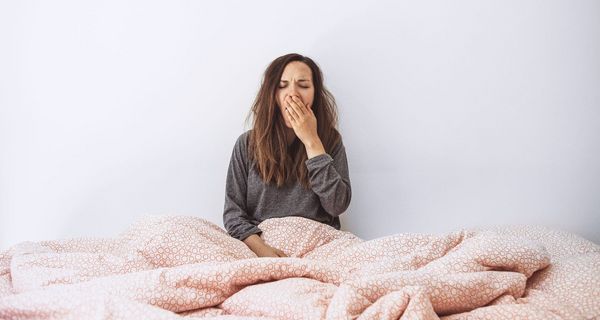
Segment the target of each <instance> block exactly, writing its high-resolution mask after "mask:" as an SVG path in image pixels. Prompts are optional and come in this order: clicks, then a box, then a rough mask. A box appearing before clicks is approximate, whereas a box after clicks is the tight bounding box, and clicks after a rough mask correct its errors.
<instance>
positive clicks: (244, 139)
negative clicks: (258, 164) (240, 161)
mask: <svg viewBox="0 0 600 320" xmlns="http://www.w3.org/2000/svg"><path fill="white" fill-rule="evenodd" d="M251 131H252V129H250V130H246V131H244V132H242V133H241V134H240V135H239V136H238V138H237V140H236V141H235V144H236V145H240V146H244V147H245V146H247V145H248V138H249V136H250V133H251Z"/></svg>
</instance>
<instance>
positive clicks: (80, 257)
mask: <svg viewBox="0 0 600 320" xmlns="http://www.w3.org/2000/svg"><path fill="white" fill-rule="evenodd" d="M259 228H260V229H261V230H263V233H262V235H261V237H262V238H263V239H264V241H265V242H266V243H267V244H269V245H271V246H273V247H275V248H279V249H281V250H283V251H284V252H285V253H286V254H287V255H289V256H290V257H289V258H258V257H257V256H256V255H255V254H254V253H253V252H252V251H251V250H250V249H249V248H248V247H247V246H246V245H245V244H244V243H243V242H241V241H239V240H236V239H234V238H232V237H231V236H229V235H228V234H227V233H226V231H225V230H223V229H222V228H221V227H219V226H217V225H216V224H214V223H212V222H210V221H208V220H205V219H202V218H198V217H191V216H175V215H161V216H156V215H149V216H145V217H143V218H142V219H140V220H138V221H137V222H136V223H135V224H133V225H132V226H131V227H130V228H129V229H128V230H127V231H125V232H124V233H122V234H120V235H119V236H118V237H115V238H77V239H68V240H55V241H42V242H23V243H20V244H17V245H15V246H13V247H11V248H10V249H8V250H7V251H5V252H3V253H0V319H179V318H203V319H440V318H441V319H452V320H454V319H517V318H521V319H522V318H527V319H593V318H600V246H598V245H596V244H594V243H592V242H590V241H587V240H585V239H583V238H581V237H578V236H577V235H574V234H571V233H567V232H562V231H557V230H552V229H548V228H543V227H533V226H516V227H515V226H513V227H502V228H488V229H465V230H459V231H456V232H451V233H448V234H442V235H430V234H393V235H389V236H385V237H380V238H377V239H373V240H368V241H367V240H363V239H361V238H359V237H357V236H356V235H354V234H352V233H350V232H347V231H340V230H336V229H335V228H332V227H330V226H328V225H325V224H322V223H319V222H316V221H313V220H310V219H306V218H303V217H296V216H291V217H282V218H272V219H268V220H265V221H263V222H262V223H260V224H259Z"/></svg>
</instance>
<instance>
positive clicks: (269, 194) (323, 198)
mask: <svg viewBox="0 0 600 320" xmlns="http://www.w3.org/2000/svg"><path fill="white" fill-rule="evenodd" d="M250 131H251V130H248V131H246V132H244V133H242V134H241V135H240V136H239V137H238V139H237V141H236V142H235V145H234V147H233V152H232V153H231V160H230V162H229V168H228V170H227V181H226V186H225V208H224V211H223V225H224V226H225V229H226V230H227V233H229V235H231V236H232V237H234V238H236V239H238V240H244V239H246V238H247V237H248V236H250V235H252V234H258V235H260V234H261V233H262V230H260V229H259V228H258V227H257V225H258V224H259V223H260V222H262V221H263V220H265V219H268V218H274V217H286V216H301V217H305V218H309V219H312V220H315V221H319V222H322V223H325V224H328V225H330V226H332V227H334V228H336V229H338V230H339V229H340V218H339V215H340V214H342V213H343V212H344V211H345V210H346V209H347V208H348V206H349V205H350V199H351V197H352V191H351V187H350V176H349V174H348V162H347V159H346V151H345V148H344V144H343V142H342V141H341V140H340V143H338V144H337V145H336V146H335V147H334V148H333V150H332V151H331V155H330V154H328V153H325V154H321V155H318V156H316V157H313V158H311V159H307V160H306V161H305V164H306V167H307V169H308V176H309V181H310V186H311V189H310V190H306V189H304V188H303V186H302V185H301V184H300V182H295V183H294V184H289V185H285V186H282V187H279V188H278V187H277V185H275V184H265V183H264V182H263V181H262V179H261V178H260V175H259V174H258V171H256V168H255V167H254V165H252V166H251V165H250V163H249V155H248V149H247V146H248V137H249V133H250ZM299 143H302V142H299Z"/></svg>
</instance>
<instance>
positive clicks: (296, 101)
mask: <svg viewBox="0 0 600 320" xmlns="http://www.w3.org/2000/svg"><path fill="white" fill-rule="evenodd" d="M290 104H291V105H292V107H293V108H294V110H295V111H296V113H297V114H298V115H304V113H305V112H306V111H305V110H304V104H303V103H302V101H301V100H300V98H298V97H296V96H294V97H292V98H290Z"/></svg>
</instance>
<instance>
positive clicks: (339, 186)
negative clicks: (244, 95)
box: [223, 53, 352, 257]
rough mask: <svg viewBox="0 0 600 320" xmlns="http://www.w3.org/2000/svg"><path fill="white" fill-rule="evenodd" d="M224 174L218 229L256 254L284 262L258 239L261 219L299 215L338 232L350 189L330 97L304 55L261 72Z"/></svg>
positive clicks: (282, 60)
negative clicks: (247, 121) (248, 121)
mask: <svg viewBox="0 0 600 320" xmlns="http://www.w3.org/2000/svg"><path fill="white" fill-rule="evenodd" d="M250 115H254V118H253V125H252V129H250V130H248V131H246V132H244V133H242V134H241V135H240V136H239V137H238V139H237V141H236V143H235V145H234V147H233V152H232V154H231V160H230V162H229V168H228V171H227V181H226V188H225V209H224V212H223V225H224V226H225V228H226V229H227V232H228V233H229V235H231V236H232V237H234V238H236V239H239V240H241V241H243V242H244V243H245V244H246V245H247V246H248V247H249V248H250V249H251V250H252V251H253V252H254V253H256V255H257V256H259V257H286V256H287V255H286V254H285V253H284V252H283V251H281V250H279V249H277V248H273V247H271V246H269V245H267V244H265V242H264V241H263V240H262V238H261V237H260V234H261V233H262V231H261V230H260V229H259V228H258V227H257V225H258V224H259V223H260V222H262V221H263V220H265V219H268V218H274V217H285V216H301V217H305V218H309V219H312V220H315V221H319V222H322V223H325V224H328V225H330V226H332V227H334V228H336V229H338V230H339V229H340V219H339V215H340V214H342V213H343V212H344V211H345V210H346V209H347V208H348V206H349V205H350V199H351V197H352V191H351V187H350V177H349V173H348V162H347V159H346V151H345V148H344V144H343V143H342V137H341V135H340V133H339V132H338V130H337V129H336V127H337V111H336V104H335V99H334V97H333V95H332V94H331V93H330V92H329V91H328V90H327V89H326V88H325V86H324V85H323V75H322V73H321V70H320V69H319V67H318V66H317V64H316V63H315V62H314V61H313V60H312V59H310V58H308V57H305V56H302V55H299V54H295V53H291V54H287V55H284V56H281V57H279V58H277V59H275V60H274V61H273V62H271V64H270V65H269V66H268V67H267V69H266V71H265V73H264V75H263V79H262V85H261V87H260V90H259V92H258V95H257V96H256V99H255V100H254V104H253V106H252V109H251V113H250V114H249V115H248V117H249V116H250Z"/></svg>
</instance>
